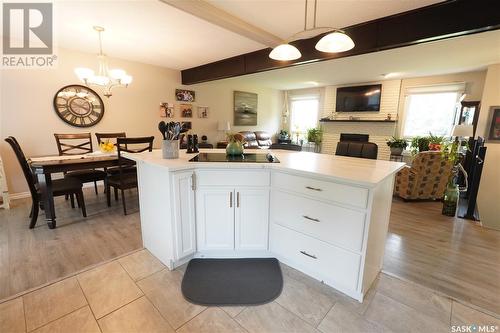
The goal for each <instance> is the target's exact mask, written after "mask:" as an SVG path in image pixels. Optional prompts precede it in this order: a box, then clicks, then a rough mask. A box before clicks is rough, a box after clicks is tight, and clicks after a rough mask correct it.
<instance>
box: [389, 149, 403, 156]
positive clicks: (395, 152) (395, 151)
mask: <svg viewBox="0 0 500 333" xmlns="http://www.w3.org/2000/svg"><path fill="white" fill-rule="evenodd" d="M402 153H403V148H401V147H391V155H395V156H401V154H402Z"/></svg>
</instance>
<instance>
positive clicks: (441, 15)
mask: <svg viewBox="0 0 500 333" xmlns="http://www.w3.org/2000/svg"><path fill="white" fill-rule="evenodd" d="M498 13H500V1H499V0H476V1H472V0H453V1H445V2H440V3H437V4H434V5H430V6H426V7H422V8H417V9H414V10H411V11H407V12H403V13H399V14H396V15H391V16H387V17H383V18H380V19H376V20H373V21H369V22H364V23H361V24H357V25H353V26H350V27H347V28H344V29H343V30H345V31H346V33H347V34H348V35H349V36H351V38H352V39H353V40H354V43H355V44H356V46H355V47H354V48H353V49H352V50H349V51H347V52H341V53H324V52H320V51H318V50H316V49H315V47H314V46H315V45H316V42H317V41H318V40H319V39H320V38H321V37H322V35H319V36H316V37H312V38H309V39H302V40H298V41H294V42H291V43H290V44H293V45H295V46H296V47H297V48H298V49H299V50H300V52H301V53H302V57H301V58H300V59H297V60H293V61H277V60H273V59H270V58H269V52H271V49H270V48H267V49H262V50H258V51H254V52H250V53H246V54H241V55H238V56H235V57H231V58H228V59H223V60H219V61H216V62H212V63H209V64H205V65H201V66H197V67H193V68H188V69H184V70H182V71H181V76H182V83H183V84H188V85H189V84H195V83H201V82H206V81H213V80H219V79H224V78H229V77H235V76H241V75H247V74H253V73H259V72H263V71H269V70H274V69H280V68H285V67H290V66H297V65H302V64H308V63H311V62H317V61H323V60H331V59H337V58H344V57H351V56H356V55H360V54H366V53H370V52H377V51H382V50H390V49H394V48H398V47H404V46H410V45H416V44H420V43H427V42H433V41H438V40H443V39H446V38H451V37H457V36H465V35H469V34H473V33H478V32H484V31H490V30H496V29H500V16H499V15H498ZM452 56H453V50H450V57H452Z"/></svg>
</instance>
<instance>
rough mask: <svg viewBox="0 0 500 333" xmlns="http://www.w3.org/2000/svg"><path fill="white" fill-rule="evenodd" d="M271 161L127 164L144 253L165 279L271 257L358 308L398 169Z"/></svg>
mask: <svg viewBox="0 0 500 333" xmlns="http://www.w3.org/2000/svg"><path fill="white" fill-rule="evenodd" d="M211 152H219V151H218V150H211ZM220 152H221V153H223V150H222V151H220ZM255 152H256V153H259V152H257V151H255ZM260 153H267V152H260ZM272 153H274V154H275V155H276V157H277V158H278V159H279V160H280V163H230V162H224V163H206V162H204V163H198V162H189V159H190V158H192V157H193V156H194V155H188V154H185V153H181V156H180V158H179V159H175V160H165V159H162V158H161V152H159V151H153V152H152V153H141V154H128V155H127V157H129V158H131V159H134V160H135V161H136V162H137V168H138V176H139V177H138V179H139V201H140V211H141V212H140V214H141V229H142V236H143V243H144V247H145V248H147V249H148V250H149V251H151V253H152V254H153V255H155V256H156V257H157V258H159V259H160V260H161V261H162V262H163V263H164V264H165V265H167V267H168V268H169V269H174V268H175V267H177V266H180V265H182V264H184V263H185V262H187V261H189V260H190V259H191V258H193V257H200V258H244V257H276V258H278V259H279V260H280V261H281V262H283V263H285V264H287V265H289V266H291V267H293V268H295V269H298V270H300V271H302V272H304V273H306V274H308V275H310V276H312V277H314V278H316V279H318V280H320V281H323V282H324V283H326V284H328V285H330V286H332V287H334V288H336V289H338V290H339V291H341V292H343V293H345V294H347V295H349V296H351V297H353V298H355V299H357V300H359V301H362V300H363V296H364V295H365V294H366V292H367V291H368V289H369V288H370V286H371V284H372V282H373V281H374V279H375V278H376V276H377V274H378V273H379V271H380V269H381V268H382V261H383V255H384V246H385V238H386V234H387V227H388V223H389V215H390V209H391V200H392V188H393V182H394V174H395V173H396V172H397V171H398V170H399V169H400V168H401V167H402V166H403V163H396V162H388V161H379V160H366V159H356V158H348V157H338V156H331V155H323V154H314V153H305V152H285V151H273V152H272Z"/></svg>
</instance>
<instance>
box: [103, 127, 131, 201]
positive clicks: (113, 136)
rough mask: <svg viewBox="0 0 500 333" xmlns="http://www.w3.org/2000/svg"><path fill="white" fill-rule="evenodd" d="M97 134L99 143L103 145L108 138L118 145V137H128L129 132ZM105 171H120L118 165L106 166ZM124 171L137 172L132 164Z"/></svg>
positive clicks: (116, 196) (109, 173)
mask: <svg viewBox="0 0 500 333" xmlns="http://www.w3.org/2000/svg"><path fill="white" fill-rule="evenodd" d="M95 136H96V138H97V144H98V145H101V143H104V142H106V141H107V140H110V141H112V142H113V143H114V144H115V145H116V139H118V138H126V137H127V134H126V133H125V132H115V133H96V134H95ZM104 171H105V172H106V173H107V174H108V175H116V174H118V172H119V170H118V167H110V168H104ZM123 171H124V172H135V165H133V166H131V167H130V168H127V169H124V170H123ZM115 200H116V201H118V189H116V188H115Z"/></svg>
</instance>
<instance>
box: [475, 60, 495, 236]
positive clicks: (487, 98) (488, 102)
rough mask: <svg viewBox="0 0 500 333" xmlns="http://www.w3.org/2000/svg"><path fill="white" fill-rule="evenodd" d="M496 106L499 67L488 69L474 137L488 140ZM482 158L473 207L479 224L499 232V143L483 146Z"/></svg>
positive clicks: (488, 143) (493, 66)
mask: <svg viewBox="0 0 500 333" xmlns="http://www.w3.org/2000/svg"><path fill="white" fill-rule="evenodd" d="M492 106H500V64H496V65H492V66H489V67H488V72H487V74H486V80H485V83H484V90H483V95H482V100H481V112H480V113H479V122H478V126H477V135H480V136H483V137H485V138H486V139H487V138H488V132H489V128H490V124H491V113H490V108H491V107H492ZM486 147H487V149H486V158H485V162H484V166H483V174H482V176H481V183H480V185H479V194H478V200H477V205H478V209H479V215H480V219H481V223H482V224H483V225H484V226H486V227H489V228H494V229H498V230H500V143H495V142H491V141H490V142H487V143H486Z"/></svg>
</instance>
